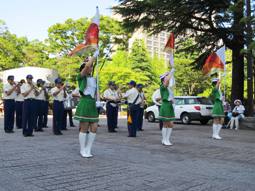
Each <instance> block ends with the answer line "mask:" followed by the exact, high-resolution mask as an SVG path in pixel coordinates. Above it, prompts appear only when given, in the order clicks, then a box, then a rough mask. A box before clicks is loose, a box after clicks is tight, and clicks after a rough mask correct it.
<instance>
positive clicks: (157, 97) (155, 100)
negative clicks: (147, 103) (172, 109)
mask: <svg viewBox="0 0 255 191" xmlns="http://www.w3.org/2000/svg"><path fill="white" fill-rule="evenodd" d="M152 101H153V103H154V104H155V105H156V106H157V107H158V111H160V107H161V96H160V89H157V90H156V91H155V92H154V93H153V94H152ZM162 128H163V122H162V121H161V120H159V129H160V130H162Z"/></svg>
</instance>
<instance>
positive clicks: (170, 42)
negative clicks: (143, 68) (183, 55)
mask: <svg viewBox="0 0 255 191" xmlns="http://www.w3.org/2000/svg"><path fill="white" fill-rule="evenodd" d="M164 51H165V52H167V53H169V55H170V65H171V66H172V67H173V66H174V33H170V36H169V39H168V41H167V43H166V46H165V49H164Z"/></svg>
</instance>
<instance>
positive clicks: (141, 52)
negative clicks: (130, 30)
mask: <svg viewBox="0 0 255 191" xmlns="http://www.w3.org/2000/svg"><path fill="white" fill-rule="evenodd" d="M129 62H130V65H131V68H132V70H133V71H135V72H137V73H140V74H143V75H144V76H145V77H146V79H145V81H143V83H144V85H145V86H147V85H148V84H151V83H153V82H154V81H155V77H156V76H155V73H154V72H153V71H152V67H151V63H150V59H149V54H148V52H147V48H146V47H145V44H144V41H143V40H138V39H137V40H135V41H134V43H133V45H132V48H131V53H130V56H129Z"/></svg>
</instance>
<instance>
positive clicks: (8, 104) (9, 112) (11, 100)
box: [3, 76, 17, 133]
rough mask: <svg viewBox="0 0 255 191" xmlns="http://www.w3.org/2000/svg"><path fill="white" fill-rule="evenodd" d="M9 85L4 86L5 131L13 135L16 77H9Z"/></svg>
mask: <svg viewBox="0 0 255 191" xmlns="http://www.w3.org/2000/svg"><path fill="white" fill-rule="evenodd" d="M7 81H8V83H7V84H5V85H4V94H3V100H4V131H5V132H6V133H13V132H14V131H13V128H14V115H15V97H16V91H15V90H16V88H17V85H16V84H15V82H14V76H8V77H7Z"/></svg>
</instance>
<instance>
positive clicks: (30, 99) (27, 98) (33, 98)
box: [25, 98, 35, 101]
mask: <svg viewBox="0 0 255 191" xmlns="http://www.w3.org/2000/svg"><path fill="white" fill-rule="evenodd" d="M25 100H30V101H32V100H35V99H34V98H26V99H25Z"/></svg>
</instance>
